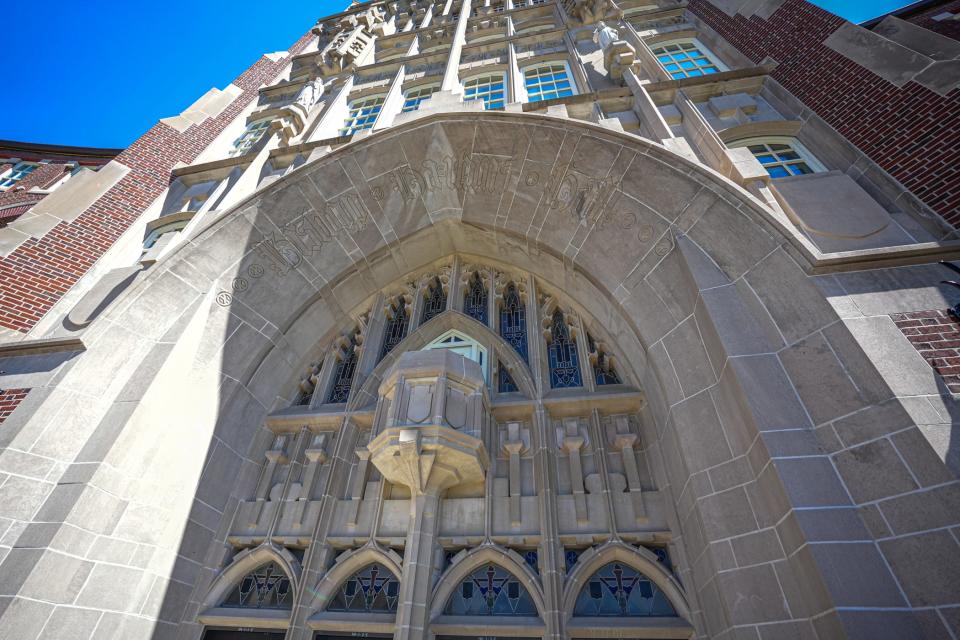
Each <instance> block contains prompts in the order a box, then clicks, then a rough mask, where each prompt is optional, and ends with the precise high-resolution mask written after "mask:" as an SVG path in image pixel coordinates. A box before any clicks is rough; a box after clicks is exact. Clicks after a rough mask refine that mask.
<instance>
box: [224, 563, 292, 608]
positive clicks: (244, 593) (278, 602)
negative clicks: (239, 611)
mask: <svg viewBox="0 0 960 640" xmlns="http://www.w3.org/2000/svg"><path fill="white" fill-rule="evenodd" d="M222 606H224V607H230V608H243V609H291V608H292V607H293V589H291V588H290V580H289V578H287V576H286V574H284V573H283V570H282V569H281V568H280V567H279V566H278V565H277V564H276V563H274V562H270V563H268V564H265V565H263V566H261V567H258V568H257V569H255V570H253V571H251V572H250V573H248V574H247V575H246V576H244V577H243V579H242V580H241V581H240V582H239V583H238V584H237V586H236V588H234V589H233V591H231V592H230V593H229V594H228V595H227V598H226V599H225V600H224V601H223V605H222Z"/></svg>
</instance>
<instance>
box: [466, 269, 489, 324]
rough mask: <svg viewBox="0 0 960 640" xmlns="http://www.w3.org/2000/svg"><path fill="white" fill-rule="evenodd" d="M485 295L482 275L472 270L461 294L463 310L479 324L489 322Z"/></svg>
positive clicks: (485, 290)
mask: <svg viewBox="0 0 960 640" xmlns="http://www.w3.org/2000/svg"><path fill="white" fill-rule="evenodd" d="M487 297H488V296H487V287H486V285H485V284H484V282H483V277H482V276H481V275H480V272H479V271H474V272H473V275H472V276H470V279H469V281H468V282H467V287H466V290H465V291H464V294H463V312H464V313H465V314H467V315H468V316H470V317H471V318H473V319H474V320H476V321H477V322H480V323H481V324H489V323H488V322H487Z"/></svg>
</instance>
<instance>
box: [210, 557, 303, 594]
mask: <svg viewBox="0 0 960 640" xmlns="http://www.w3.org/2000/svg"><path fill="white" fill-rule="evenodd" d="M270 562H274V563H276V564H277V566H279V567H280V569H281V570H283V572H284V574H286V576H287V578H288V579H289V580H290V583H291V586H292V587H293V589H294V593H296V592H297V591H298V590H299V588H300V573H301V570H300V562H299V561H298V560H297V559H296V557H294V555H293V554H292V553H290V552H289V551H288V550H287V549H283V548H280V547H276V546H274V545H269V544H263V545H260V546H258V547H253V548H250V549H244V550H243V551H241V552H240V553H238V554H237V555H236V557H234V559H233V561H232V562H231V563H230V564H229V565H227V566H226V567H225V568H224V569H223V570H222V571H221V572H220V573H219V574H218V575H217V577H215V578H214V579H213V582H212V583H211V584H210V587H209V589H208V590H207V595H206V597H204V599H203V607H202V608H204V609H209V608H212V607H218V606H220V604H221V603H222V602H223V601H224V599H225V598H226V596H227V594H228V592H229V591H230V590H231V589H233V588H234V587H235V586H236V585H237V584H238V583H239V582H240V581H241V580H243V578H244V576H246V575H247V574H249V573H250V572H251V571H255V570H256V569H257V568H259V567H262V566H263V565H265V564H268V563H270Z"/></svg>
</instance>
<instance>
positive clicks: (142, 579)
mask: <svg viewBox="0 0 960 640" xmlns="http://www.w3.org/2000/svg"><path fill="white" fill-rule="evenodd" d="M153 581H154V576H152V575H150V574H148V573H146V572H144V571H141V570H140V569H133V568H127V567H120V566H116V565H106V564H98V565H96V566H95V567H94V568H93V571H92V572H91V573H90V577H89V579H88V580H87V582H86V584H85V585H84V587H83V590H82V591H81V592H80V595H79V596H78V597H77V599H76V604H77V605H79V606H82V607H89V608H96V609H106V610H108V611H125V612H128V613H137V612H139V611H140V608H141V607H142V606H143V604H144V602H145V600H146V598H147V595H149V593H150V588H151V586H152V585H153Z"/></svg>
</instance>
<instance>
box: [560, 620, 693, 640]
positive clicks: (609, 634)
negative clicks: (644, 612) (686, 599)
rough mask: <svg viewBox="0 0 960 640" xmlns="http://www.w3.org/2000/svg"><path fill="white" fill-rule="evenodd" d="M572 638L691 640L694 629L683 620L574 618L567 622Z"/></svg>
mask: <svg viewBox="0 0 960 640" xmlns="http://www.w3.org/2000/svg"><path fill="white" fill-rule="evenodd" d="M567 632H568V633H569V634H570V637H572V638H651V639H654V638H655V639H656V640H666V639H667V638H671V639H672V638H678V639H680V638H682V639H684V640H686V638H690V637H691V636H692V635H693V633H694V628H693V627H692V626H690V623H689V622H687V621H686V620H684V619H683V618H680V617H677V618H666V617H663V618H654V617H650V618H626V617H624V618H614V617H610V618H573V619H572V620H570V621H569V622H567Z"/></svg>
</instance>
